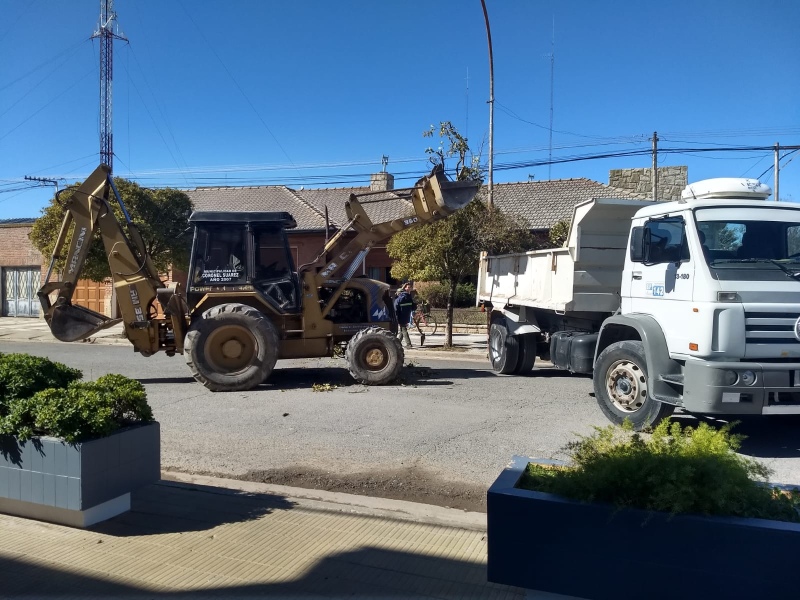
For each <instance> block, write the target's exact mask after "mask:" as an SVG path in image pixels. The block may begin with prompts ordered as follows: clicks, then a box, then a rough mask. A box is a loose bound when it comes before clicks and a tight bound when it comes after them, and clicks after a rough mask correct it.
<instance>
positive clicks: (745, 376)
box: [739, 371, 756, 385]
mask: <svg viewBox="0 0 800 600" xmlns="http://www.w3.org/2000/svg"><path fill="white" fill-rule="evenodd" d="M739 379H740V380H741V382H742V383H743V384H745V385H753V384H754V383H755V382H756V374H755V373H753V372H752V371H742V373H741V375H739Z"/></svg>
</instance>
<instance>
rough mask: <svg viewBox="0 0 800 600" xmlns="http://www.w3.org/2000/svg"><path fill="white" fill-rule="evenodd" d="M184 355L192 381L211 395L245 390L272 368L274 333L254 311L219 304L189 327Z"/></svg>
mask: <svg viewBox="0 0 800 600" xmlns="http://www.w3.org/2000/svg"><path fill="white" fill-rule="evenodd" d="M184 354H185V355H186V362H187V363H188V365H189V368H190V369H191V370H192V375H194V378H195V379H197V381H199V382H200V383H202V384H203V385H204V386H206V387H207V388H208V389H210V390H211V391H212V392H236V391H240V390H249V389H252V388H254V387H256V386H257V385H259V384H260V383H262V382H263V381H264V380H265V379H266V378H267V377H269V375H270V373H272V369H274V368H275V362H276V361H277V360H278V334H277V333H276V332H275V327H274V326H273V325H272V323H271V322H270V320H269V319H268V318H267V317H265V316H264V315H263V314H262V313H261V312H259V311H258V310H256V309H255V308H252V307H250V306H245V305H244V304H222V305H220V306H215V307H214V308H210V309H208V310H207V311H206V312H205V313H203V316H202V318H201V319H198V320H197V321H195V322H194V323H193V324H192V326H191V327H190V328H189V331H188V332H187V334H186V340H185V342H184Z"/></svg>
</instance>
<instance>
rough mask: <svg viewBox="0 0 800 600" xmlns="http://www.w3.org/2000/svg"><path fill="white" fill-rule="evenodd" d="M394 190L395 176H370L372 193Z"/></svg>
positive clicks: (385, 174)
mask: <svg viewBox="0 0 800 600" xmlns="http://www.w3.org/2000/svg"><path fill="white" fill-rule="evenodd" d="M393 189H394V175H392V174H391V173H386V172H385V171H384V172H381V173H374V174H372V175H370V176H369V191H370V192H388V191H390V190H393Z"/></svg>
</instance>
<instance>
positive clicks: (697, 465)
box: [520, 420, 800, 522]
mask: <svg viewBox="0 0 800 600" xmlns="http://www.w3.org/2000/svg"><path fill="white" fill-rule="evenodd" d="M731 427H732V425H726V426H725V427H722V428H721V429H715V428H713V427H710V426H709V425H708V424H707V423H700V424H699V425H698V426H697V427H685V428H681V426H680V424H679V423H675V422H670V421H669V420H665V421H663V422H662V423H661V424H659V426H658V427H657V428H656V429H655V430H654V431H653V433H652V435H650V436H649V437H645V436H642V435H640V434H636V433H632V432H631V428H630V426H627V427H616V426H613V425H611V426H608V427H604V428H599V427H597V428H595V432H594V433H593V434H592V435H590V436H585V437H581V438H580V439H578V440H577V441H574V442H571V443H570V444H568V446H567V448H566V450H567V452H568V454H569V455H570V457H571V459H572V463H573V466H572V467H569V468H557V469H549V468H546V467H542V466H541V465H535V464H529V465H528V468H527V470H526V472H525V474H524V476H523V478H522V479H521V481H520V487H522V488H525V489H533V490H539V491H543V492H550V493H553V494H558V495H560V496H564V497H567V498H573V499H577V500H582V501H586V502H604V503H610V504H615V505H617V506H619V507H632V508H640V509H645V510H653V511H662V512H668V513H672V514H677V513H692V514H704V515H724V516H739V517H756V518H762V519H773V520H780V521H793V522H800V513H798V510H797V509H798V507H800V492H798V491H797V490H795V491H793V492H782V491H780V490H777V489H771V488H769V487H768V486H766V485H764V484H765V483H766V482H767V478H768V477H769V475H770V474H771V471H770V469H769V468H767V467H766V466H765V465H763V464H761V463H759V462H757V461H755V460H753V459H750V458H746V457H743V456H740V455H738V454H736V450H737V449H738V448H739V446H740V443H741V440H742V439H743V438H742V436H738V435H733V434H731Z"/></svg>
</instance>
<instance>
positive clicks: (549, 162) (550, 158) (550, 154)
mask: <svg viewBox="0 0 800 600" xmlns="http://www.w3.org/2000/svg"><path fill="white" fill-rule="evenodd" d="M555 63H556V17H555V15H554V16H553V37H552V38H551V41H550V145H549V148H550V150H549V152H548V155H547V179H548V180H549V179H552V177H551V176H550V173H551V171H552V169H553V79H554V72H555Z"/></svg>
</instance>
